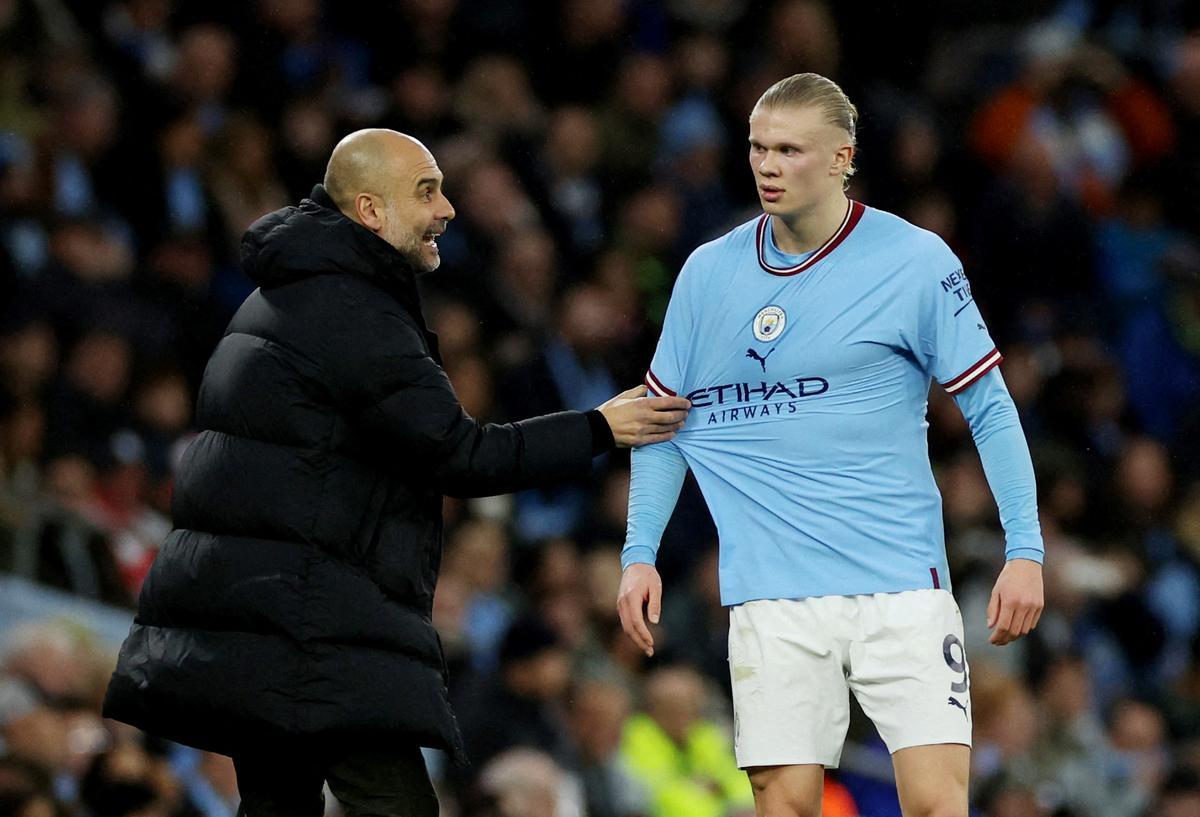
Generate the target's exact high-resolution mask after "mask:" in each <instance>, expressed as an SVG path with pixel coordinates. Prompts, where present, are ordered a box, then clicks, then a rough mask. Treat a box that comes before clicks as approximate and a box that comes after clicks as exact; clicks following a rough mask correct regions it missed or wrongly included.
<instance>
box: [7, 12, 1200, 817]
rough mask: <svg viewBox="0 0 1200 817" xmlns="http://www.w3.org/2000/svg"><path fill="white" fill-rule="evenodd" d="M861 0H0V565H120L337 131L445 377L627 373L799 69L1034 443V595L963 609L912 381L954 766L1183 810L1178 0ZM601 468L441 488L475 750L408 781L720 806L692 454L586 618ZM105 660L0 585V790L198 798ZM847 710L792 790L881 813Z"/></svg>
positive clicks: (480, 384)
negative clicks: (923, 238)
mask: <svg viewBox="0 0 1200 817" xmlns="http://www.w3.org/2000/svg"><path fill="white" fill-rule="evenodd" d="M883 5H885V4H876V7H870V8H864V7H862V6H861V5H854V4H834V3H830V2H824V1H823V0H771V2H756V1H755V0H561V1H560V2H555V3H535V2H532V0H489V1H488V2H474V0H472V2H466V1H465V0H464V1H462V2H457V1H456V0H388V1H387V2H376V3H369V4H367V3H362V4H358V3H339V4H335V3H332V2H322V0H248V1H247V2H229V3H222V2H193V1H192V0H104V1H103V2H100V1H99V0H75V1H72V0H0V571H3V572H5V573H8V574H12V575H15V576H20V577H23V578H25V579H28V580H31V581H34V582H36V583H38V584H39V585H42V586H45V587H49V588H56V589H58V590H65V591H67V592H69V593H72V594H75V595H76V596H80V597H86V598H89V599H93V600H95V601H97V602H101V603H104V604H107V605H112V606H116V607H124V608H131V607H132V604H133V601H134V599H135V598H136V594H137V592H138V589H139V587H140V584H141V581H142V579H143V578H144V576H145V574H146V571H147V569H148V567H149V565H150V563H151V562H152V561H153V559H154V556H155V553H156V550H157V548H158V546H159V544H160V542H161V541H162V539H163V537H164V535H165V534H166V533H167V532H168V531H169V530H170V528H171V520H170V496H171V484H172V474H173V469H174V467H175V464H176V463H177V461H178V459H179V456H180V454H181V451H182V449H183V448H184V447H185V446H186V445H187V442H188V440H189V435H190V434H192V433H193V426H192V407H193V403H194V401H195V398H196V391H197V388H198V386H199V383H200V379H201V375H202V373H203V368H204V364H205V361H206V359H207V356H208V354H209V352H210V351H211V349H212V348H213V346H214V345H215V342H216V340H217V339H218V338H219V337H220V335H221V332H222V331H223V328H224V326H225V324H226V322H227V321H228V319H229V317H230V316H231V315H232V313H233V311H234V310H235V309H236V308H237V306H238V304H239V303H240V302H241V299H242V298H243V297H244V296H245V295H246V294H247V293H248V292H249V287H250V284H249V282H248V281H247V280H246V279H245V277H244V276H243V275H242V273H241V272H240V271H239V269H238V263H237V261H238V242H239V239H240V236H241V234H242V232H243V230H244V229H245V228H246V227H247V226H248V225H249V224H250V223H251V222H252V221H253V220H254V219H256V218H257V217H259V216H260V215H262V214H264V213H266V212H268V211H270V210H273V209H276V208H278V207H282V206H284V205H286V204H289V203H296V202H297V201H298V200H299V199H300V198H302V197H304V196H305V195H306V194H307V193H308V192H309V190H310V189H311V186H312V185H313V184H314V183H316V182H318V181H320V180H321V177H322V175H323V172H324V165H325V162H326V160H327V158H328V156H329V153H330V150H331V149H332V147H333V145H334V144H335V143H336V142H337V140H338V139H339V138H340V137H341V136H342V135H344V134H346V133H348V132H349V131H351V130H354V129H357V128H360V127H367V126H383V127H390V128H395V129H398V130H402V131H405V132H407V133H410V134H412V135H414V136H416V137H418V138H419V139H421V140H423V141H424V142H425V143H426V144H427V145H428V146H429V147H430V148H431V150H432V151H433V153H434V154H435V156H436V157H437V158H438V161H439V163H440V166H441V168H442V169H443V171H444V172H445V175H446V183H445V188H446V191H447V194H448V196H449V197H450V199H451V201H452V202H453V203H454V205H455V206H456V208H457V210H458V218H457V219H456V220H455V221H454V222H453V223H452V224H451V225H450V228H449V231H448V232H447V233H446V235H445V236H444V237H443V238H442V239H441V241H440V244H441V254H442V258H443V265H442V268H441V269H440V270H438V271H437V272H436V273H434V274H431V275H428V276H425V277H424V278H423V280H422V281H421V284H422V287H423V289H424V294H425V297H426V303H427V310H428V312H429V315H430V319H431V323H432V325H433V328H434V329H435V331H436V332H437V333H438V335H439V337H440V344H441V350H442V354H443V357H444V359H445V365H446V369H447V371H448V373H449V375H450V378H451V380H452V382H453V384H454V386H455V389H456V391H457V392H458V395H459V397H460V399H461V401H462V403H463V404H464V406H465V407H466V408H467V410H468V411H469V412H470V413H471V414H472V415H473V416H475V417H478V418H481V419H485V420H492V421H505V420H509V419H519V418H522V417H526V416H529V415H533V414H539V413H543V412H548V411H554V410H558V409H562V408H573V409H588V408H593V407H595V406H596V405H598V404H599V403H600V402H602V401H603V400H604V399H606V398H608V397H609V396H611V395H612V394H615V393H616V392H617V391H619V390H622V389H624V388H628V387H630V386H632V385H634V384H636V383H638V382H640V381H641V378H642V374H643V372H644V370H645V367H646V365H647V363H648V361H649V358H650V354H651V352H652V349H653V345H654V342H655V340H656V338H657V331H658V326H659V322H660V320H661V316H662V314H663V311H664V308H665V304H666V301H667V298H668V296H669V293H670V287H671V284H672V281H673V278H674V275H675V273H676V271H677V270H678V269H679V266H680V264H681V262H682V261H683V259H684V258H686V256H687V254H688V253H689V252H690V251H691V250H692V249H693V248H694V247H695V246H697V245H698V244H699V243H702V242H704V241H706V240H708V239H710V238H713V237H715V236H717V235H719V234H721V233H722V232H724V231H725V230H727V229H729V228H731V227H732V226H734V225H736V224H738V223H741V222H742V221H745V220H748V219H749V218H751V217H753V216H754V214H755V213H756V212H757V206H756V198H755V195H754V187H753V185H752V184H751V181H750V177H749V170H748V167H747V165H746V153H745V149H744V147H743V145H744V142H743V140H744V138H745V133H746V118H747V115H748V112H749V110H750V108H751V106H752V105H753V102H754V101H755V100H756V99H757V97H758V95H759V94H760V93H761V92H762V91H763V90H765V88H766V87H767V86H768V85H770V84H771V83H772V82H774V81H775V80H777V79H779V78H781V77H784V76H786V75H789V74H792V73H795V72H798V71H816V72H819V73H822V74H825V75H827V76H829V77H831V78H833V79H835V80H837V81H838V82H840V83H841V84H842V85H843V87H844V88H845V89H846V91H847V92H848V94H849V96H850V98H851V99H852V100H853V101H854V102H856V103H857V105H858V107H859V109H860V111H861V113H862V117H861V121H860V125H859V134H858V139H859V145H860V152H859V154H858V156H857V164H858V166H859V168H860V172H859V173H858V175H856V176H855V177H854V180H853V184H852V186H851V190H850V195H851V196H852V197H853V198H855V199H857V200H859V201H862V202H864V203H866V204H868V205H872V206H877V207H881V208H884V209H888V210H891V211H893V212H896V213H898V214H900V215H902V216H903V217H905V218H907V219H909V220H910V221H912V222H914V223H915V224H918V225H920V226H922V227H925V228H928V229H930V230H933V231H934V232H936V233H938V234H939V235H941V237H942V238H943V239H945V240H946V241H947V242H948V243H949V244H950V246H951V247H952V248H953V249H954V250H955V251H956V252H957V253H958V254H959V255H960V257H961V258H962V259H963V261H964V264H965V267H966V270H967V274H968V275H969V276H970V279H971V282H972V285H973V288H974V293H975V295H976V297H977V298H978V300H979V302H980V304H981V309H982V311H983V313H984V315H985V317H986V318H987V320H988V322H989V326H990V329H991V331H992V334H993V336H994V337H996V339H997V340H998V342H999V345H1000V348H1001V350H1002V351H1003V352H1004V354H1005V357H1006V359H1005V363H1004V364H1003V369H1002V370H1003V373H1004V377H1005V379H1006V381H1007V383H1008V386H1009V389H1010V390H1011V392H1012V394H1013V397H1014V398H1015V400H1016V403H1017V405H1018V407H1019V409H1020V412H1021V416H1022V421H1023V423H1024V428H1025V431H1026V434H1027V436H1028V438H1029V440H1030V444H1031V447H1032V451H1033V458H1034V462H1035V466H1036V470H1037V475H1038V489H1039V504H1040V510H1041V521H1042V528H1043V531H1044V534H1045V539H1046V550H1047V563H1046V579H1047V605H1046V612H1045V615H1044V616H1043V618H1042V620H1041V624H1040V626H1039V628H1038V630H1037V631H1036V632H1035V633H1034V634H1033V635H1032V636H1031V637H1029V638H1027V639H1025V640H1023V641H1021V642H1019V643H1017V644H1015V645H1012V646H1009V647H1006V648H1004V649H1000V648H994V647H991V646H990V645H989V644H988V643H987V631H986V629H985V626H984V618H985V615H984V610H985V607H986V603H987V599H988V593H989V592H990V589H991V584H992V582H993V581H994V579H995V576H996V575H997V573H998V572H999V569H1000V567H1001V564H1002V560H1003V553H1004V547H1003V535H1002V532H1001V530H1000V528H999V524H998V521H997V512H996V508H995V505H994V503H993V501H992V499H991V496H990V493H989V491H988V488H987V483H986V481H985V479H984V476H983V472H982V469H981V467H980V464H979V461H978V457H977V456H976V454H975V451H974V448H973V445H972V442H971V438H970V433H969V430H968V429H967V427H966V425H965V423H964V422H963V420H962V418H961V416H960V415H959V413H958V410H957V408H956V407H955V406H954V404H953V402H952V401H951V400H950V399H949V398H947V397H946V396H945V395H944V394H943V393H942V392H941V390H940V389H937V388H936V387H935V389H934V390H933V392H932V393H931V396H930V404H929V415H930V423H931V428H930V437H929V439H930V451H931V455H932V457H933V461H934V465H935V472H936V475H937V477H938V481H939V484H940V486H941V489H942V492H943V496H944V499H945V508H944V510H945V520H946V530H947V537H948V547H949V553H950V559H951V564H952V567H953V575H954V582H955V584H954V589H955V593H956V596H957V597H958V600H959V604H960V606H961V607H962V610H963V614H964V618H965V620H966V626H967V632H968V642H969V643H968V645H967V649H968V654H969V655H970V658H971V668H972V690H973V694H972V697H973V704H974V717H975V749H974V754H973V765H974V769H973V786H972V800H973V808H974V809H975V810H976V813H977V814H978V815H981V817H1018V816H1019V817H1143V816H1144V817H1195V815H1200V9H1197V8H1196V7H1195V5H1194V4H1189V3H1187V2H1184V0H1143V2H1133V1H1132V0H1058V1H1057V2H1036V1H1035V0H1018V2H1001V0H983V1H982V2H977V3H970V4H967V3H953V2H937V0H912V2H906V3H899V4H886V5H887V6H888V7H887V8H883V7H882V6H883ZM628 469H629V463H628V456H627V455H621V454H614V455H611V456H609V457H608V458H607V459H606V460H605V461H603V462H602V463H601V464H600V465H598V466H597V468H596V469H595V471H594V473H593V474H592V476H591V478H590V479H587V480H583V481H579V482H576V483H569V484H562V485H560V486H557V487H556V488H554V489H553V490H541V491H529V492H525V493H522V494H519V495H516V496H514V497H502V498H495V499H488V500H477V501H470V502H461V501H449V500H448V501H447V503H446V506H445V514H446V518H447V521H448V531H449V534H448V540H447V544H446V551H445V557H444V566H443V570H442V577H441V582H440V585H439V588H438V592H437V597H436V605H435V611H434V616H435V623H436V624H437V626H438V629H439V631H440V633H441V635H442V639H443V642H444V644H445V646H446V650H447V656H448V659H449V663H450V673H451V674H450V678H451V693H452V699H453V700H454V701H455V703H456V706H457V710H458V713H459V718H460V722H461V725H462V727H463V730H464V732H465V734H466V739H467V743H468V748H469V750H470V751H471V753H472V755H473V758H474V764H473V766H472V767H471V768H469V769H459V768H455V767H454V766H452V765H449V764H447V763H445V762H444V761H443V760H442V759H440V758H438V757H436V756H431V757H430V761H431V765H432V768H433V770H434V774H435V778H436V782H437V784H438V787H439V789H440V791H441V792H442V798H443V802H444V804H445V806H444V808H445V812H446V814H448V815H461V817H547V816H548V815H554V816H555V817H575V816H576V815H579V816H582V815H589V816H590V817H684V815H687V817H708V816H709V815H711V817H727V816H733V815H751V814H753V806H752V803H751V800H750V791H749V787H748V784H747V782H746V780H745V776H744V775H742V774H740V773H739V772H738V771H737V769H736V767H735V765H734V762H733V757H732V745H731V741H730V738H729V729H730V726H731V713H730V711H729V704H728V685H729V678H728V665H727V663H726V647H725V635H726V626H727V617H726V613H725V611H724V610H723V608H721V606H720V603H719V598H718V595H717V592H716V548H717V542H716V534H715V531H714V529H713V527H712V524H711V521H710V520H709V517H708V514H707V510H706V508H705V505H704V501H703V498H702V497H701V496H700V495H699V493H698V491H697V490H696V488H695V486H694V484H692V483H690V482H689V484H688V485H687V486H685V490H684V493H683V496H682V497H681V499H680V503H679V507H678V509H677V511H676V514H675V517H674V518H673V520H672V523H671V526H670V527H669V529H668V531H667V535H666V537H665V539H664V544H663V548H662V550H661V553H660V562H659V566H660V570H661V572H662V573H663V576H664V581H665V585H666V596H665V602H664V603H665V607H664V612H663V616H662V621H663V623H662V625H661V629H660V631H659V632H658V635H657V638H658V643H659V649H658V650H657V651H656V656H655V657H654V658H653V659H649V660H648V659H645V658H644V657H643V656H642V655H641V654H640V653H639V652H638V651H637V650H636V649H635V648H634V647H633V646H632V644H630V643H629V642H628V640H627V639H626V638H625V637H624V635H623V634H622V633H621V630H620V626H619V624H618V623H617V621H616V615H615V604H614V602H615V596H616V588H617V584H618V582H619V578H620V566H619V561H618V554H619V550H620V547H621V543H622V541H623V537H624V528H625V510H626V498H627V490H628V484H629V470H628ZM112 660H113V652H112V645H105V644H101V643H98V642H97V640H96V639H95V637H94V636H93V635H91V634H90V633H89V632H88V630H87V628H86V626H85V624H81V623H79V622H62V621H45V622H40V623H34V624H23V625H21V626H15V625H13V624H12V623H11V622H4V621H0V815H20V816H21V817H35V815H36V817H49V816H52V815H94V817H183V815H189V816H191V815H203V816H204V817H220V816H222V815H231V814H232V813H233V810H234V809H235V808H236V803H237V791H236V782H235V780H234V777H233V773H232V766H231V764H230V763H229V761H228V759H227V758H224V757H220V756H215V755H203V754H199V753H196V752H194V751H191V750H188V749H185V748H184V747H178V746H173V745H169V744H165V743H162V742H159V741H156V740H154V739H152V738H150V737H148V736H145V735H141V734H139V733H137V732H136V731H133V730H130V729H127V728H124V727H121V726H120V725H118V724H115V723H111V722H105V721H103V720H101V719H100V717H99V704H98V702H99V699H100V697H101V696H102V693H103V689H104V684H105V682H106V679H107V674H108V672H109V671H110V669H111V663H112ZM852 742H853V743H852V746H853V748H854V751H848V752H847V757H846V762H845V763H844V768H843V769H842V770H840V771H839V772H837V773H831V774H830V776H829V785H828V788H827V792H826V800H825V814H826V815H834V817H837V816H838V815H863V817H885V816H886V815H899V810H898V807H897V806H896V804H895V795H894V791H892V790H891V789H890V788H889V785H888V784H887V782H886V779H882V778H885V776H886V760H887V758H886V751H885V750H884V749H883V748H882V746H881V744H880V743H879V741H878V738H877V737H875V735H874V733H873V729H872V728H871V726H870V724H869V722H865V721H864V720H863V719H862V718H856V719H855V720H854V723H853V725H852ZM880 769H883V770H884V772H883V773H880V771H879V770H880ZM330 808H331V811H335V810H336V804H334V803H332V802H331V806H330Z"/></svg>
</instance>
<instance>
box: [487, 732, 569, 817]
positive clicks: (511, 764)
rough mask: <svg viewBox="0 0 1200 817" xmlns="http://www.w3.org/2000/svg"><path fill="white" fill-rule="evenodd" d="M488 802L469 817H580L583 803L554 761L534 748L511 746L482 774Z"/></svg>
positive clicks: (488, 765)
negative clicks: (514, 747)
mask: <svg viewBox="0 0 1200 817" xmlns="http://www.w3.org/2000/svg"><path fill="white" fill-rule="evenodd" d="M479 785H480V790H481V792H482V793H483V795H484V796H485V797H486V798H487V800H486V802H487V803H488V805H486V806H482V807H478V808H476V809H474V810H472V811H469V812H468V814H469V815H470V817H581V815H582V814H583V813H584V812H583V803H582V802H581V799H580V796H579V794H578V792H577V791H575V790H574V787H573V786H572V785H571V782H570V781H569V780H568V779H567V778H566V777H565V775H564V773H563V770H562V768H561V767H560V766H558V765H557V764H556V763H555V762H554V760H553V759H552V758H551V757H550V756H549V755H546V754H544V753H542V752H539V751H537V750H535V749H531V748H519V749H510V750H508V751H507V752H505V753H504V754H501V755H499V756H498V757H496V758H495V759H494V760H492V761H491V762H490V763H488V764H487V765H486V766H484V767H483V771H482V772H481V774H480V783H479Z"/></svg>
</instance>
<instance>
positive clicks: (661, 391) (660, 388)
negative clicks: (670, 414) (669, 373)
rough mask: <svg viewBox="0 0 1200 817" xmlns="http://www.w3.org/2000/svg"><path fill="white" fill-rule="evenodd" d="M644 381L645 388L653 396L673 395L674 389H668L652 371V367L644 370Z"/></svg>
mask: <svg viewBox="0 0 1200 817" xmlns="http://www.w3.org/2000/svg"><path fill="white" fill-rule="evenodd" d="M645 382H646V388H648V389H649V390H650V393H651V394H653V395H654V396H655V397H675V392H674V390H672V389H669V388H667V387H666V386H664V385H663V382H662V381H661V380H659V379H658V376H657V375H656V374H654V371H653V370H652V369H647V370H646V381H645Z"/></svg>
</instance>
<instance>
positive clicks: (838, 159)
mask: <svg viewBox="0 0 1200 817" xmlns="http://www.w3.org/2000/svg"><path fill="white" fill-rule="evenodd" d="M853 161H854V146H853V145H850V144H843V145H842V146H841V147H839V148H838V149H837V151H836V152H835V153H834V154H833V164H832V165H830V166H829V175H830V176H845V175H846V171H848V170H849V169H850V163H851V162H853Z"/></svg>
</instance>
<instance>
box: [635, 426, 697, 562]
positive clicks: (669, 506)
mask: <svg viewBox="0 0 1200 817" xmlns="http://www.w3.org/2000/svg"><path fill="white" fill-rule="evenodd" d="M631 459H632V471H631V473H630V477H629V521H628V522H627V527H626V533H625V547H624V549H623V550H622V551H621V568H622V569H624V568H626V567H629V565H631V564H635V563H642V564H654V559H655V556H656V555H657V554H658V545H659V542H661V541H662V535H663V531H664V530H666V528H667V522H668V521H669V520H670V519H671V512H672V511H673V510H675V503H676V502H677V501H678V500H679V490H680V488H682V487H683V478H684V477H685V476H687V462H686V461H685V460H684V459H683V455H682V454H680V453H679V449H678V448H677V447H676V446H675V445H674V443H669V442H667V443H657V444H655V445H645V446H642V447H640V448H635V449H634V450H633V454H632V457H631Z"/></svg>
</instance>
